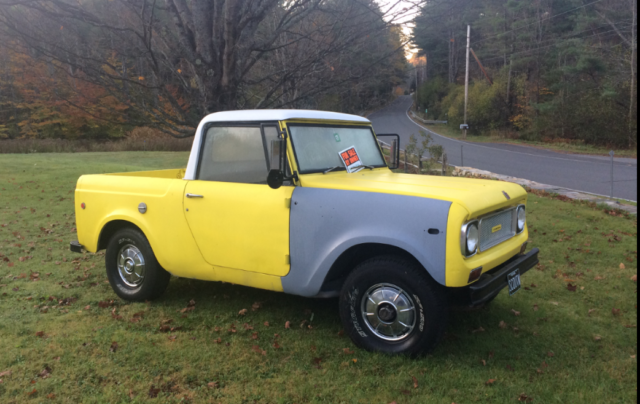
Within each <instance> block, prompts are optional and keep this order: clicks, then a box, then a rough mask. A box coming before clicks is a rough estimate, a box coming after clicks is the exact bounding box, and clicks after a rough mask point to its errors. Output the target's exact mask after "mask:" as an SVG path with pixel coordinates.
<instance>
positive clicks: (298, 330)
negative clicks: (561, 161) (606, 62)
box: [0, 152, 637, 404]
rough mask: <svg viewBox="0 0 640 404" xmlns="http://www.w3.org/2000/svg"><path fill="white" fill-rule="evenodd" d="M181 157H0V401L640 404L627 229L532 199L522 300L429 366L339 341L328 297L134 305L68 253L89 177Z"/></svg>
mask: <svg viewBox="0 0 640 404" xmlns="http://www.w3.org/2000/svg"><path fill="white" fill-rule="evenodd" d="M187 157H188V153H150V152H149V153H143V152H123V153H87V154H29V155H0V379H1V380H0V402H1V403H25V402H33V403H36V402H38V403H48V402H52V403H55V402H58V403H79V402H82V403H107V402H108V403H115V402H136V403H142V402H176V403H177V402H193V403H200V402H203V403H298V404H300V403H380V404H388V403H391V402H394V401H395V402H396V403H398V404H404V403H445V404H449V403H452V402H453V403H458V404H460V403H511V402H513V403H517V402H518V400H520V401H521V402H531V401H530V400H532V402H534V403H551V402H556V403H578V402H579V403H603V402H609V403H630V402H636V400H637V359H636V354H637V329H636V328H635V327H636V324H637V317H636V316H637V307H636V303H637V295H636V291H637V288H636V283H635V282H634V281H633V280H631V279H630V278H631V277H632V276H633V275H635V274H636V272H637V250H636V249H637V246H636V243H637V220H636V218H635V217H633V218H631V219H629V218H622V217H617V216H611V215H608V214H606V213H605V212H603V211H602V210H599V209H594V208H591V207H588V206H586V205H584V204H579V203H568V202H561V201H557V200H552V199H549V198H543V197H539V196H535V195H531V196H530V199H529V210H528V213H529V227H530V232H531V242H532V245H533V246H536V247H540V249H541V255H540V260H541V264H540V265H539V266H538V267H537V268H535V269H532V270H531V271H529V272H528V273H527V274H525V275H524V276H523V278H522V280H523V287H524V288H523V290H521V291H519V292H518V293H517V294H515V295H514V296H513V297H509V296H508V294H507V293H506V292H502V293H501V294H500V295H499V296H498V297H497V298H496V300H495V301H493V302H492V303H491V304H490V305H489V306H487V307H485V308H483V309H479V310H473V311H468V310H456V311H454V312H453V315H452V316H451V317H452V318H451V324H450V326H449V328H448V332H447V336H446V338H445V340H444V341H443V342H442V344H441V345H440V346H439V348H438V349H437V350H436V351H435V352H434V353H433V354H432V355H429V356H427V357H424V358H420V359H409V358H405V357H387V356H385V355H382V354H375V353H368V352H364V351H361V350H358V349H356V348H355V347H354V346H353V345H352V344H351V342H350V340H349V339H348V338H347V337H345V336H343V335H342V333H341V325H340V321H339V317H338V310H337V302H336V301H335V300H313V299H304V298H300V297H295V296H288V295H284V294H279V293H273V292H266V291H261V290H256V289H249V288H245V287H240V286H234V285H230V284H222V283H215V282H202V281H194V280H189V279H173V280H172V281H171V284H170V285H169V288H168V289H167V292H166V294H165V295H164V296H163V297H162V298H161V299H160V300H157V301H153V302H149V303H135V304H130V303H125V302H124V301H121V300H119V299H117V297H116V295H115V294H114V293H113V292H112V291H111V288H110V286H109V285H108V283H107V282H106V276H105V269H104V263H103V262H104V261H103V259H104V256H103V255H102V254H100V253H99V254H97V255H92V254H86V255H79V254H74V253H71V252H69V249H68V246H69V241H70V240H74V239H75V237H76V235H75V229H74V227H75V225H74V211H73V203H72V200H73V199H72V198H73V190H74V186H75V182H76V180H77V177H78V176H79V175H81V174H83V173H102V172H115V171H125V170H127V171H132V170H145V169H154V168H175V167H181V166H184V165H185V164H186V162H187ZM570 289H571V290H570ZM572 290H574V291H572ZM112 300H113V302H111V301H112ZM192 300H193V301H195V306H193V307H194V309H193V310H190V311H185V310H183V309H185V308H187V306H188V305H189V302H190V301H192ZM101 306H107V307H101ZM243 309H247V313H246V315H240V314H239V312H240V311H241V310H243ZM305 321H306V322H305ZM286 322H290V324H291V327H290V328H289V329H287V328H285V323H286ZM301 324H302V325H303V327H301ZM161 325H164V326H165V327H163V329H165V330H167V331H168V332H162V331H161V329H160V327H161ZM309 325H310V326H311V327H309ZM171 328H173V330H171Z"/></svg>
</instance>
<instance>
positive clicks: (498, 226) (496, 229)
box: [491, 224, 502, 233]
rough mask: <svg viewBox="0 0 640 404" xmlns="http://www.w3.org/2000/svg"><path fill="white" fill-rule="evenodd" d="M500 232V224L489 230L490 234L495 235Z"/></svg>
mask: <svg viewBox="0 0 640 404" xmlns="http://www.w3.org/2000/svg"><path fill="white" fill-rule="evenodd" d="M500 230H502V225H501V224H499V225H497V226H493V227H492V228H491V233H495V232H497V231H500Z"/></svg>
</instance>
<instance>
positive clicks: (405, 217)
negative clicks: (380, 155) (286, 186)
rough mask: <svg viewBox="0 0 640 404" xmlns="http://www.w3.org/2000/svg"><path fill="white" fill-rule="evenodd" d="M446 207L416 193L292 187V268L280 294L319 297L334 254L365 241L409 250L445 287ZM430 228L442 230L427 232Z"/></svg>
mask: <svg viewBox="0 0 640 404" xmlns="http://www.w3.org/2000/svg"><path fill="white" fill-rule="evenodd" d="M450 206H451V202H447V201H441V200H436V199H428V198H420V197H414V196H404V195H394V194H382V193H374V192H360V191H343V190H335V189H319V188H304V187H296V189H295V190H294V191H293V195H292V197H291V226H290V240H291V241H290V247H291V252H290V255H291V270H290V271H289V274H288V275H287V276H285V277H283V278H282V287H283V289H284V292H286V293H291V294H296V295H302V296H309V297H310V296H315V295H317V294H318V292H320V288H321V287H322V283H323V282H324V279H325V277H326V275H327V273H328V272H329V270H330V269H331V266H332V264H333V263H334V262H335V261H336V260H337V259H338V257H340V255H341V254H342V253H343V252H345V251H346V250H348V249H349V248H350V247H353V246H356V245H359V244H365V243H379V244H387V245H392V246H395V247H398V248H401V249H403V250H405V251H407V252H408V253H410V254H411V255H413V256H414V257H415V258H416V259H417V260H418V261H419V262H420V263H421V264H422V266H424V267H425V268H426V270H427V271H428V272H429V273H430V274H431V276H432V277H433V278H434V279H435V280H436V281H437V282H439V283H441V284H443V285H444V284H445V257H446V232H447V220H448V217H449V207H450ZM430 228H435V229H438V230H439V231H440V234H437V235H433V234H429V233H428V232H427V231H428V230H429V229H430Z"/></svg>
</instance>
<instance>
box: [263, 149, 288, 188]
mask: <svg viewBox="0 0 640 404" xmlns="http://www.w3.org/2000/svg"><path fill="white" fill-rule="evenodd" d="M269 146H270V149H271V150H270V152H271V153H270V154H269V175H268V176H267V184H268V185H269V186H270V187H271V188H273V189H278V188H280V187H281V186H282V184H283V183H284V161H283V160H284V150H285V149H284V148H285V144H284V139H275V140H272V141H271V144H270V145H269Z"/></svg>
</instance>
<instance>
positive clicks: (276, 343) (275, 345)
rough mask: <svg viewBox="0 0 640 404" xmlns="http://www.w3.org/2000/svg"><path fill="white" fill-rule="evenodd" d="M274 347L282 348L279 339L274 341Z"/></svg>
mask: <svg viewBox="0 0 640 404" xmlns="http://www.w3.org/2000/svg"><path fill="white" fill-rule="evenodd" d="M273 347H274V348H275V349H280V348H281V347H280V344H278V341H275V342H274V343H273Z"/></svg>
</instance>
